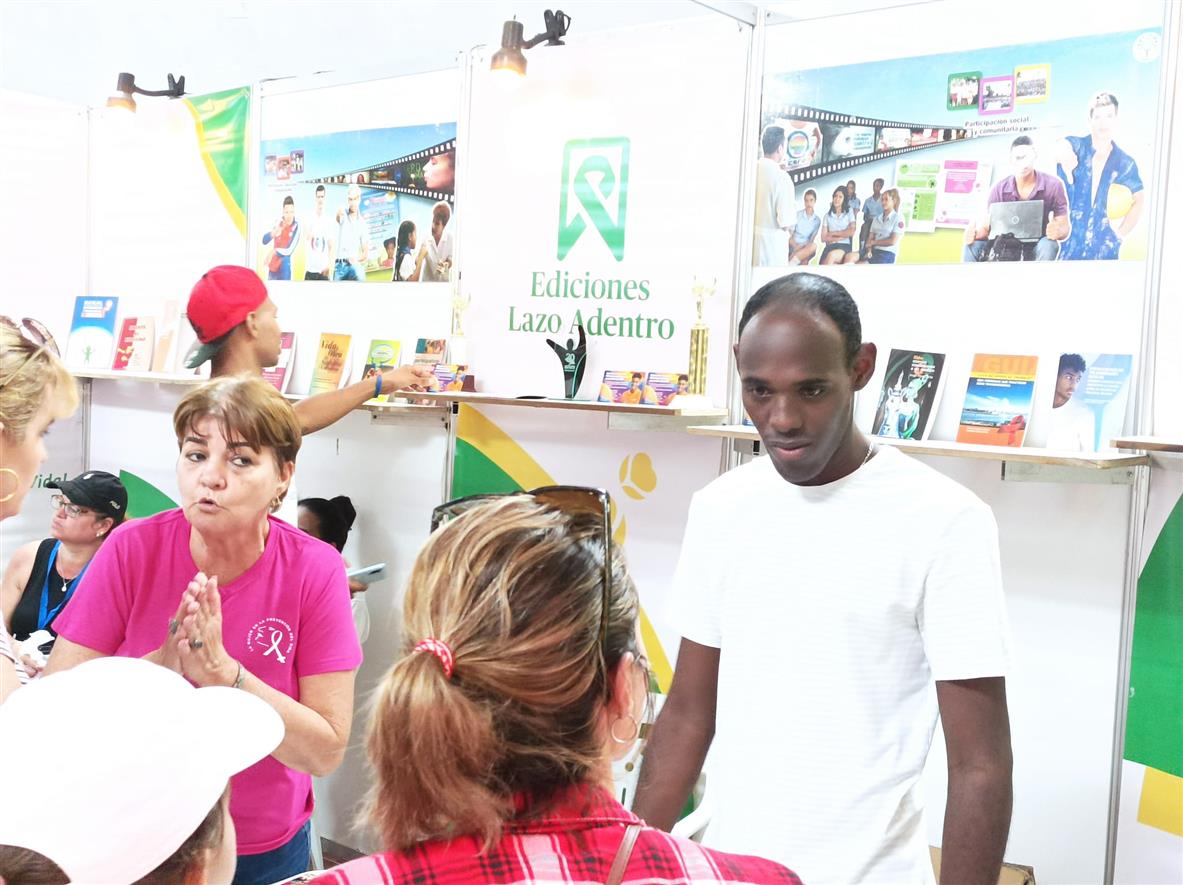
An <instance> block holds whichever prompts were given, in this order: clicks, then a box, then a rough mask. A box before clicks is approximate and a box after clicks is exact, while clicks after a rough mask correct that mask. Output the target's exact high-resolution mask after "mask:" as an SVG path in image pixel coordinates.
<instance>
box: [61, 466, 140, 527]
mask: <svg viewBox="0 0 1183 885" xmlns="http://www.w3.org/2000/svg"><path fill="white" fill-rule="evenodd" d="M45 487H46V488H48V489H61V490H62V491H63V492H65V493H66V497H67V498H69V499H70V503H71V504H77V505H78V506H79V507H89V508H90V509H91V510H94V511H96V512H97V513H101V514H103V515H104V516H109V517H111V518H112V519H114V520H115V524H116V525H119V523H121V522H123V520H124V518H125V517H126V516H127V489H126V488H124V487H123V483H121V482H120V481H119V477H118V476H114V475H112V474H110V473H105V472H104V471H102V470H88V471H86V472H85V473H80V474H78V475H77V476H76V477H74V478H73V479H63V480H60V481H56V480H54V481H50V482H47V483H46V484H45Z"/></svg>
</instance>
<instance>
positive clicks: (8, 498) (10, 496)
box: [0, 467, 21, 504]
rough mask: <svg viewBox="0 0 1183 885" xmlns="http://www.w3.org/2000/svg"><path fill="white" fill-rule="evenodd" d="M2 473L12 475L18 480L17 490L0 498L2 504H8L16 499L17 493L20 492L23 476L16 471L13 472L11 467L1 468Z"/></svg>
mask: <svg viewBox="0 0 1183 885" xmlns="http://www.w3.org/2000/svg"><path fill="white" fill-rule="evenodd" d="M0 473H11V474H12V478H13V479H15V480H16V488H15V489H13V490H12V491H11V492H9V493H8V494H7V495H5V496H4V497H2V498H0V504H7V503H8V502H9V501H11V500H12V499H13V498H15V497H16V493H17V492H18V491H19V490H20V487H21V475H20V474H19V473H17V472H16V471H15V470H13V469H12V468H11V467H0Z"/></svg>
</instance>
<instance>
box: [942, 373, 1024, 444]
mask: <svg viewBox="0 0 1183 885" xmlns="http://www.w3.org/2000/svg"><path fill="white" fill-rule="evenodd" d="M1038 363H1039V359H1038V358H1037V357H1034V356H1023V355H1014V354H996V353H976V354H974V361H973V368H972V369H971V370H970V373H969V384H968V385H967V387H966V390H965V404H964V405H963V406H962V409H961V424H960V426H958V428H957V442H963V443H973V444H975V445H986V446H1021V445H1022V444H1023V437H1024V436H1025V435H1026V433H1027V423H1028V422H1029V421H1030V420H1031V399H1032V395H1033V394H1034V392H1035V369H1036V366H1037V365H1038Z"/></svg>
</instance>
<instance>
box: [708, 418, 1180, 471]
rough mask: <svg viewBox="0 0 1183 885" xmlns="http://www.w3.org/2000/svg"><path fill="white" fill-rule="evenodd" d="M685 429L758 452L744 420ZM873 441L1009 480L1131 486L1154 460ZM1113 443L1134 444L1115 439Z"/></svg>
mask: <svg viewBox="0 0 1183 885" xmlns="http://www.w3.org/2000/svg"><path fill="white" fill-rule="evenodd" d="M687 432H689V433H692V434H694V435H696V436H711V437H718V438H721V439H727V440H731V441H733V443H735V445H736V448H737V449H738V450H739V451H741V452H742V453H744V454H758V453H759V451H760V435H759V434H758V433H757V432H756V428H754V427H750V426H748V425H746V424H722V425H694V426H691V427H688V428H687ZM874 441H875V443H876V444H883V445H890V446H894V447H895V448H897V449H899V450H900V451H902V452H906V453H907V454H909V455H922V456H936V457H948V458H974V459H978V460H987V461H998V462H1001V464H1002V478H1003V479H1004V480H1011V481H1038V482H1093V483H1115V484H1127V483H1130V482H1133V479H1134V473H1133V470H1134V468H1137V467H1143V466H1145V465H1147V464H1149V463H1150V458H1149V456H1147V455H1144V454H1131V453H1129V452H1064V451H1057V450H1054V449H1039V448H1033V447H1027V448H1024V447H1015V448H1011V447H1008V446H982V445H970V444H969V443H958V442H944V441H939V440H903V439H892V438H889V437H875V438H874ZM1113 444H1114V445H1115V446H1120V447H1122V448H1133V447H1132V446H1125V445H1122V444H1121V443H1120V442H1119V441H1117V440H1114V443H1113ZM1180 451H1183V448H1181V449H1180Z"/></svg>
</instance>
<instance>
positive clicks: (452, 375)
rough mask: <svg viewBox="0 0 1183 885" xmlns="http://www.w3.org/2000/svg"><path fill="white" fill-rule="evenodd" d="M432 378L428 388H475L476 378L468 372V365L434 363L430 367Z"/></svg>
mask: <svg viewBox="0 0 1183 885" xmlns="http://www.w3.org/2000/svg"><path fill="white" fill-rule="evenodd" d="M431 371H432V373H433V375H434V380H433V381H432V383H431V386H430V387H429V388H428V389H429V390H441V391H446V392H447V391H452V392H454V391H458V390H467V391H470V392H471V391H475V390H476V379H475V378H474V377H473V376H472V375H470V374H469V373H468V366H460V365H450V364H448V363H436V364H435V365H434V366H433V367H432V369H431Z"/></svg>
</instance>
